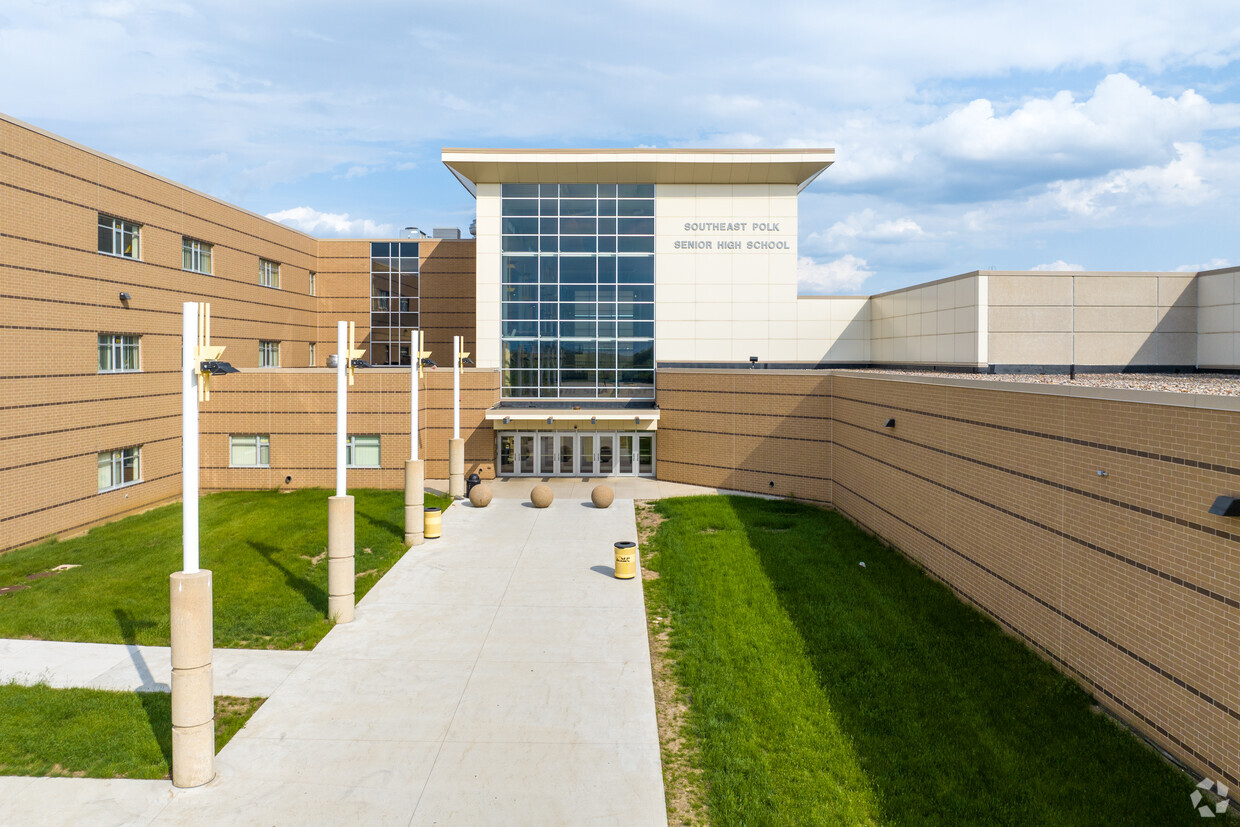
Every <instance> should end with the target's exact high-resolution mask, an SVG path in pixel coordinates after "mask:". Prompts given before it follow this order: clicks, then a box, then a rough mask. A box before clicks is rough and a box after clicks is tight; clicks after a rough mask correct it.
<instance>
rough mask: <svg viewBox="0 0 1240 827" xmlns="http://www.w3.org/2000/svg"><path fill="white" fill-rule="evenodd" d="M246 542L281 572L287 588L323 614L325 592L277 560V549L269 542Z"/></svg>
mask: <svg viewBox="0 0 1240 827" xmlns="http://www.w3.org/2000/svg"><path fill="white" fill-rule="evenodd" d="M246 544H247V545H249V547H250V548H252V549H254V550H255V551H257V552H258V553H259V554H260V555H262V557H263V559H264V560H266V561H267V562H268V563H270V564H271V566H272V568H274V569H276V570H278V571H279V572H280V573H281V574H283V575H284V581H285V582H286V583H288V585H289V588H291V589H293V590H294V591H296V592H298V593H299V594H300V595H301V596H302V597H303V598H305V600H306V602H307V603H309V604H310V606H312V607H313V608H314V609H315V611H317V612H322V613H324V614H326V613H327V592H326V591H324V590H323V589H322V588H321V587H319V586H317V585H315V584H314V583H313V582H311V581H310V580H308V579H306V578H305V577H302V576H300V575H298V574H296V573H295V572H293V570H292V569H290V568H289V567H288V566H286V565H284V564H283V563H281V562H280V561H279V560H277V559H276V554H277V553H278V552H279V549H277V548H276V547H275V546H273V545H271V544H270V543H260V542H258V541H255V540H246Z"/></svg>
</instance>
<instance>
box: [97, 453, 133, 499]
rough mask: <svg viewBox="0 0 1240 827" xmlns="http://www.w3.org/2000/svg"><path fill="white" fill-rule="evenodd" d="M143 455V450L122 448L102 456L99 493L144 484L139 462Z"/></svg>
mask: <svg viewBox="0 0 1240 827" xmlns="http://www.w3.org/2000/svg"><path fill="white" fill-rule="evenodd" d="M141 453H142V449H141V448H122V449H120V450H119V451H104V452H103V453H102V454H100V455H99V492H100V493H103V492H104V491H111V490H112V489H114V488H120V487H122V486H125V485H133V484H135V483H139V482H142V469H141V467H140V464H139V460H138V457H139V455H140V454H141Z"/></svg>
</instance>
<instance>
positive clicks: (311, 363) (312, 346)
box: [310, 342, 314, 367]
mask: <svg viewBox="0 0 1240 827" xmlns="http://www.w3.org/2000/svg"><path fill="white" fill-rule="evenodd" d="M310 367H314V342H311V343H310Z"/></svg>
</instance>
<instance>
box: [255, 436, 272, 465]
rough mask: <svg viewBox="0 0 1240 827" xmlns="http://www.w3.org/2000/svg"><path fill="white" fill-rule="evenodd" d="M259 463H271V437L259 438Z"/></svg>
mask: <svg viewBox="0 0 1240 827" xmlns="http://www.w3.org/2000/svg"><path fill="white" fill-rule="evenodd" d="M258 464H259V465H270V464H271V438H270V437H265V436H260V437H259V438H258Z"/></svg>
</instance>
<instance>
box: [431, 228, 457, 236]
mask: <svg viewBox="0 0 1240 827" xmlns="http://www.w3.org/2000/svg"><path fill="white" fill-rule="evenodd" d="M460 237H461V231H460V229H458V228H456V227H436V228H435V229H434V230H432V231H431V238H460Z"/></svg>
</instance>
